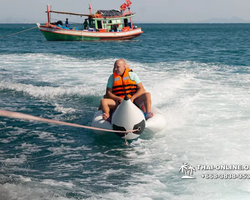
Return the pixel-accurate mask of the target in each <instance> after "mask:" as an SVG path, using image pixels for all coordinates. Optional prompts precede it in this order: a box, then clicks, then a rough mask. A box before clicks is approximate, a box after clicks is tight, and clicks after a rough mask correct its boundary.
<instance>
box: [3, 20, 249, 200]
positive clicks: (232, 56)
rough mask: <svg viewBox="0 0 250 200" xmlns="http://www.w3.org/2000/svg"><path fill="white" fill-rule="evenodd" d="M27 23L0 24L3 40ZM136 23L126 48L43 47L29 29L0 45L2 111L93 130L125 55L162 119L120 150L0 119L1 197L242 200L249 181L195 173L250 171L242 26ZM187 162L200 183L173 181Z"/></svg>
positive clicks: (103, 141)
mask: <svg viewBox="0 0 250 200" xmlns="http://www.w3.org/2000/svg"><path fill="white" fill-rule="evenodd" d="M33 26H35V25H33V24H32V25H27V24H18V25H15V24H11V25H6V24H1V25H0V34H1V35H0V37H1V36H4V35H8V34H12V33H15V32H19V31H22V30H26V29H28V28H32V27H33ZM138 26H141V27H142V29H143V31H144V33H143V34H142V35H141V36H140V37H138V38H136V39H134V40H131V41H120V42H47V41H46V40H45V38H43V35H42V34H41V33H40V32H39V31H38V30H37V29H34V30H31V31H28V32H24V33H20V34H17V35H13V36H9V37H5V38H4V39H1V40H0V105H1V106H0V109H3V110H9V111H17V112H22V113H25V114H31V115H35V116H39V117H45V118H50V119H57V120H61V121H66V122H72V123H78V124H83V125H90V124H91V120H92V117H93V115H94V113H95V111H96V110H97V107H98V105H99V102H100V99H101V98H102V96H103V94H104V92H105V87H106V82H107V79H108V77H109V75H110V73H112V66H113V63H114V61H115V60H116V59H118V58H125V59H126V60H127V62H128V63H129V64H130V67H131V68H132V69H133V70H134V71H135V72H136V73H137V74H138V75H139V77H140V79H141V80H142V82H143V84H144V86H145V87H146V89H147V90H148V91H149V92H151V94H152V101H153V105H154V106H156V107H158V108H159V109H160V110H161V111H162V113H163V115H164V117H165V119H166V122H167V126H166V128H165V130H164V131H162V132H160V133H157V134H154V135H150V134H149V133H145V134H143V135H142V136H141V137H140V138H139V139H137V140H134V141H132V142H130V144H129V146H126V145H125V143H124V141H123V140H122V139H120V138H118V137H116V136H113V135H112V136H107V137H100V136H97V135H95V134H94V133H93V132H92V131H90V130H86V129H79V128H73V127H65V126H58V125H52V124H44V123H40V122H28V121H23V120H16V119H11V118H3V117H0V133H1V134H0V166H1V167H0V200H16V199H18V200H34V199H38V200H51V199H59V200H65V199H67V200H68V199H119V200H120V199H145V200H146V199H147V200H148V199H157V200H158V199H181V200H183V199H191V198H192V199H249V195H250V184H249V181H248V180H244V179H238V178H235V179H230V180H229V179H217V180H211V179H206V178H202V177H201V176H202V174H204V173H209V171H199V170H198V169H197V167H196V166H197V165H198V164H202V165H217V164H228V165H229V164H241V165H248V164H249V163H250V160H249V156H248V155H249V153H248V147H249V136H248V134H249V131H250V123H249V117H250V114H249V113H250V98H249V86H250V82H249V80H250V79H249V78H250V76H249V72H250V59H249V58H250V57H249V54H250V50H249V44H250V39H249V36H248V35H249V34H248V33H249V31H250V27H249V26H248V25H247V24H215V25H212V24H208V25H206V24H138ZM184 162H186V163H189V164H190V165H192V166H195V167H196V171H195V172H194V175H193V176H194V177H195V178H196V179H190V180H183V179H181V177H182V175H183V174H181V173H179V169H180V167H181V165H182V164H183V163H184ZM210 173H235V171H210ZM240 173H249V174H250V172H248V171H244V172H240Z"/></svg>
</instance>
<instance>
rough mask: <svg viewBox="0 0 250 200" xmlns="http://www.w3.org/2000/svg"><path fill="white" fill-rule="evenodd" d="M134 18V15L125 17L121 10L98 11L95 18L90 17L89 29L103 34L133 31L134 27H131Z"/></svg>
mask: <svg viewBox="0 0 250 200" xmlns="http://www.w3.org/2000/svg"><path fill="white" fill-rule="evenodd" d="M133 16H134V14H133V13H130V14H126V15H124V14H123V13H122V11H119V10H98V11H97V12H96V13H95V14H94V16H93V17H92V16H89V18H88V23H89V28H92V29H95V30H97V31H102V32H121V31H124V30H129V29H133V28H134V27H132V26H131V24H132V23H131V17H133ZM129 19H130V22H129Z"/></svg>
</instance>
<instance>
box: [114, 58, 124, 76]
mask: <svg viewBox="0 0 250 200" xmlns="http://www.w3.org/2000/svg"><path fill="white" fill-rule="evenodd" d="M125 69H126V62H125V61H124V59H119V60H117V61H115V64H114V70H113V71H114V72H115V73H116V74H118V75H119V76H121V75H122V74H123V73H124V71H125Z"/></svg>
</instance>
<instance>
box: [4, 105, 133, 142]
mask: <svg viewBox="0 0 250 200" xmlns="http://www.w3.org/2000/svg"><path fill="white" fill-rule="evenodd" d="M0 116H2V117H9V118H17V119H24V120H31V121H40V122H45V123H50V124H59V125H65V126H73V127H78V128H85V129H91V130H98V131H105V132H113V133H124V134H125V141H126V133H131V132H136V131H138V129H135V130H129V131H118V130H111V129H104V128H96V127H92V126H84V125H80V124H74V123H69V122H62V121H58V120H53V119H46V118H42V117H35V116H33V115H27V114H23V113H19V112H11V111H7V110H0Z"/></svg>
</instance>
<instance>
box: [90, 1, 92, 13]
mask: <svg viewBox="0 0 250 200" xmlns="http://www.w3.org/2000/svg"><path fill="white" fill-rule="evenodd" d="M89 13H90V14H91V15H92V12H91V4H90V3H89Z"/></svg>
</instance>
